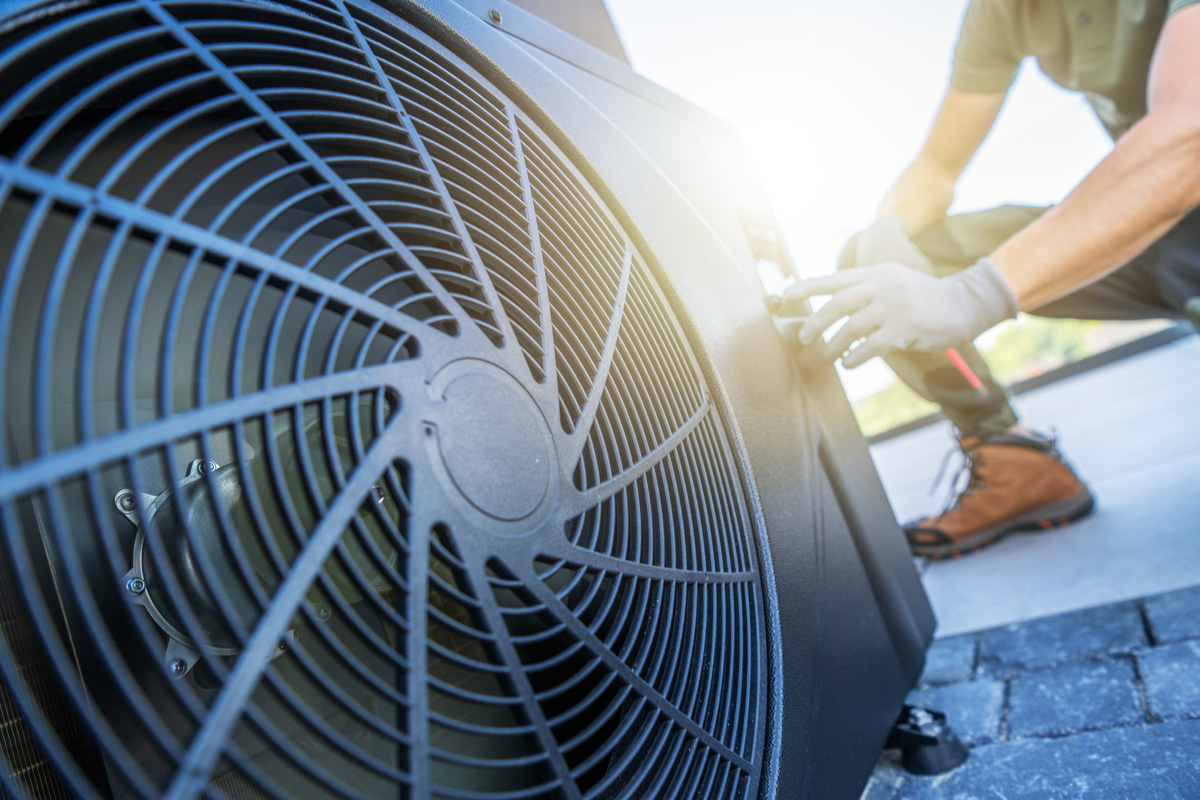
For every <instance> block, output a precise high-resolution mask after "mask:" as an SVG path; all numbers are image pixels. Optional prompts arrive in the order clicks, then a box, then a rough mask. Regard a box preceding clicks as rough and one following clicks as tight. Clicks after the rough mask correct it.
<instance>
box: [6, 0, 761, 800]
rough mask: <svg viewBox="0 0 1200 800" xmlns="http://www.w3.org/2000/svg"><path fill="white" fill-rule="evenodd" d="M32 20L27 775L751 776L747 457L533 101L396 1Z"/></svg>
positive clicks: (12, 645) (406, 782)
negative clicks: (536, 116)
mask: <svg viewBox="0 0 1200 800" xmlns="http://www.w3.org/2000/svg"><path fill="white" fill-rule="evenodd" d="M3 31H4V32H3V33H2V34H0V37H2V38H0V44H2V45H3V48H4V49H3V54H2V57H3V59H2V61H0V264H3V267H2V269H3V273H2V283H0V375H2V376H3V381H4V388H3V392H2V393H0V400H2V402H3V404H4V419H5V422H6V429H5V431H4V432H3V435H2V436H0V470H2V471H0V513H2V514H3V517H2V519H3V526H4V533H5V537H4V544H5V546H4V548H3V552H2V553H0V561H2V563H0V569H2V572H0V579H2V580H0V584H3V589H2V590H0V622H3V624H4V626H5V627H4V629H3V630H4V636H3V642H2V643H0V677H2V683H3V687H2V689H3V691H2V692H0V712H2V713H4V714H6V715H7V717H6V719H7V718H11V719H13V720H16V725H15V727H14V730H19V734H14V736H15V737H16V738H13V737H10V738H9V739H5V741H4V742H3V744H2V745H0V747H2V749H3V755H4V759H5V762H6V765H7V769H5V770H3V773H2V775H0V777H2V779H3V784H4V788H5V789H6V790H7V791H9V792H11V793H15V794H21V793H22V792H29V793H30V794H32V795H33V796H35V797H57V796H66V795H67V794H75V795H83V796H118V797H124V796H135V797H137V796H140V797H159V796H163V795H166V796H169V797H174V798H182V797H194V796H197V795H200V794H205V795H207V796H212V797H221V796H224V797H232V798H259V797H285V796H292V797H306V798H312V797H369V798H388V797H396V798H407V797H418V798H426V797H505V798H527V797H528V798H534V797H568V798H579V797H589V798H590V797H615V796H629V797H654V798H659V797H686V798H696V797H720V798H727V797H743V796H755V795H756V794H757V792H758V779H759V773H760V771H761V768H762V759H763V752H764V744H765V742H764V739H765V736H766V732H765V722H766V719H765V718H766V700H765V698H766V696H767V694H768V690H769V687H768V685H767V674H768V673H767V670H768V665H767V656H766V653H767V647H766V642H765V638H766V635H767V631H768V630H769V626H768V625H767V624H766V621H765V617H764V614H765V611H764V602H763V598H762V592H763V587H762V584H761V582H760V576H759V571H758V558H759V554H758V553H757V552H756V544H755V539H754V535H753V532H752V530H751V523H750V515H749V512H748V506H747V502H748V501H747V498H746V497H745V495H744V493H743V490H742V487H741V484H740V478H739V476H738V471H737V467H736V461H735V458H734V456H733V452H732V450H731V447H730V444H729V442H728V439H727V436H726V433H725V431H724V429H723V426H722V422H721V420H720V417H719V415H718V413H717V411H716V410H715V408H714V405H713V401H712V399H711V397H710V395H709V393H708V390H707V388H706V386H705V382H704V379H703V377H702V374H701V371H700V369H699V367H698V364H697V360H696V357H695V354H694V353H693V352H692V351H691V349H690V347H689V345H688V343H687V340H686V338H685V336H684V335H683V333H682V332H681V329H680V327H679V324H678V322H677V321H676V319H675V318H674V316H673V314H672V312H671V311H670V308H669V305H668V303H667V301H666V300H665V298H664V296H663V294H662V292H661V291H660V289H659V288H658V286H657V285H656V282H655V279H654V277H653V275H652V273H651V271H650V270H649V269H648V268H647V265H646V262H645V260H644V258H643V256H642V254H640V253H639V252H638V251H637V249H636V248H635V247H634V245H633V244H632V243H631V240H630V238H629V236H628V234H627V233H626V232H625V231H624V230H623V229H622V226H621V225H620V224H619V222H618V221H617V218H616V217H615V216H614V214H613V213H612V212H611V211H610V210H609V209H608V208H606V206H605V205H604V203H603V202H602V201H601V200H600V199H599V196H598V195H597V193H596V192H595V191H594V190H593V189H592V188H591V187H590V186H589V185H588V184H587V182H586V181H585V180H584V179H583V178H582V177H581V175H580V173H579V172H578V171H577V170H576V169H575V168H574V167H573V166H572V165H571V164H570V162H569V161H568V159H567V158H566V157H564V155H563V154H562V153H561V152H560V151H559V150H558V149H557V148H556V147H555V146H554V145H553V144H552V143H551V142H550V140H549V139H548V137H547V136H546V135H545V134H543V133H542V132H541V131H540V130H539V128H538V126H537V125H536V124H535V123H534V122H533V121H532V120H531V118H529V117H528V116H526V115H525V114H524V113H523V112H522V111H521V110H519V109H518V108H517V107H516V106H515V105H514V104H513V102H512V101H511V100H509V99H508V98H507V97H506V96H505V95H504V94H503V93H502V92H501V91H499V90H498V89H497V88H496V87H494V86H492V85H491V84H489V83H488V82H487V81H485V80H484V79H483V78H482V77H480V76H479V75H478V74H477V73H475V72H474V71H473V70H471V69H470V68H469V67H467V66H466V65H465V64H464V63H463V62H462V61H460V60H459V59H458V58H456V57H455V56H454V55H453V54H452V53H451V52H450V51H449V50H448V49H447V48H446V47H444V46H443V45H441V44H439V43H437V42H435V41H433V40H431V39H430V38H428V37H427V36H426V35H424V34H422V33H420V32H418V31H417V30H416V29H415V28H414V27H413V26H412V25H410V24H408V23H406V22H404V21H403V20H401V18H399V17H397V16H395V15H394V14H392V13H391V12H387V11H384V10H383V9H381V8H380V7H377V6H374V5H371V4H369V3H366V2H363V3H357V2H348V1H347V0H327V1H325V2H306V1H305V0H288V2H286V3H284V2H263V1H259V0H255V2H242V3H231V2H218V1H217V0H205V1H204V2H178V1H171V2H151V0H137V1H136V2H116V3H105V4H88V3H78V2H76V3H67V4H60V5H59V6H58V7H56V8H52V9H51V10H49V11H47V10H46V9H41V10H40V11H38V12H36V13H30V14H28V15H27V16H26V18H24V19H23V20H18V23H17V24H9V25H8V26H7V27H6V28H4V29H3Z"/></svg>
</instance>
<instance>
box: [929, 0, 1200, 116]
mask: <svg viewBox="0 0 1200 800" xmlns="http://www.w3.org/2000/svg"><path fill="white" fill-rule="evenodd" d="M1176 2H1188V0H1176ZM1190 2H1200V0H1190ZM1017 5H1018V4H1017V3H1011V2H1005V1H1004V0H971V4H970V5H969V6H967V15H966V17H965V18H964V19H963V24H962V30H961V31H960V32H959V36H958V44H957V45H956V46H955V48H954V65H953V68H952V70H951V73H950V85H951V86H953V87H954V88H955V89H958V90H960V91H963V92H977V93H987V94H992V93H995V92H1004V91H1007V90H1008V87H1009V86H1011V85H1012V82H1013V78H1015V77H1016V75H1017V67H1019V66H1020V65H1021V59H1022V58H1023V57H1024V56H1025V55H1026V53H1022V52H1021V51H1020V48H1019V47H1018V44H1017V30H1018V20H1017V13H1016V9H1015V8H1014V7H1015V6H1017Z"/></svg>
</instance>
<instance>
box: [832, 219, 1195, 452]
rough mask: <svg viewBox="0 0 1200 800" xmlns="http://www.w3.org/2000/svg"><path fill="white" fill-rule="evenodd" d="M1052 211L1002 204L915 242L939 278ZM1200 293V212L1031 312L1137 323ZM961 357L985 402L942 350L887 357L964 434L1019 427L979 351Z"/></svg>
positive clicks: (946, 223)
mask: <svg viewBox="0 0 1200 800" xmlns="http://www.w3.org/2000/svg"><path fill="white" fill-rule="evenodd" d="M1045 211H1046V209H1044V208H1032V207H1029V206H1001V207H1000V208H993V209H990V210H988V211H980V212H976V213H973V214H956V215H953V216H948V217H944V218H943V219H942V220H941V221H940V222H937V223H935V224H933V225H931V226H930V227H929V228H927V229H926V230H924V231H922V232H921V233H920V234H918V235H917V236H916V237H914V239H913V241H914V242H915V244H916V245H917V247H919V248H920V249H921V251H922V252H924V253H925V255H926V256H927V257H928V258H929V260H930V261H932V262H933V265H934V270H935V271H936V272H937V274H939V275H948V274H951V273H954V272H958V271H959V270H962V269H965V268H966V267H969V266H971V265H972V264H974V263H975V262H976V261H977V260H978V259H979V258H981V257H983V256H985V255H988V254H989V253H992V252H993V251H995V250H996V248H998V247H999V246H1000V245H1001V244H1003V243H1004V241H1005V240H1007V239H1008V238H1009V237H1010V236H1012V235H1013V234H1014V233H1016V232H1017V231H1019V230H1021V229H1022V228H1024V227H1025V226H1026V225H1028V224H1029V223H1030V222H1032V221H1033V220H1035V219H1037V218H1038V217H1039V216H1040V215H1041V214H1042V213H1044V212H1045ZM855 244H856V242H855V240H854V239H851V241H850V243H849V244H848V245H847V246H846V249H845V250H843V251H842V255H841V257H840V258H839V259H838V269H847V268H850V267H853V266H855V264H854V250H855ZM1196 296H1200V209H1197V210H1195V211H1193V212H1192V213H1190V214H1189V215H1188V216H1186V217H1184V218H1183V219H1182V220H1180V221H1179V223H1178V224H1177V225H1175V227H1173V228H1171V230H1169V231H1167V233H1166V234H1164V235H1163V237H1162V238H1161V239H1159V240H1158V241H1156V242H1155V243H1154V244H1152V245H1150V247H1149V248H1147V249H1146V251H1145V252H1143V253H1142V254H1141V255H1139V256H1137V257H1136V258H1134V259H1133V260H1132V261H1130V262H1129V263H1128V264H1126V265H1125V266H1123V267H1121V268H1120V269H1118V270H1117V271H1116V272H1113V273H1112V274H1110V275H1108V276H1107V277H1105V278H1102V279H1101V280H1099V281H1096V282H1095V283H1093V284H1090V285H1088V286H1085V287H1084V288H1082V289H1079V290H1077V291H1075V292H1073V293H1071V294H1069V295H1067V296H1066V297H1062V298H1060V299H1058V300H1055V301H1054V302H1052V303H1047V304H1046V305H1044V306H1042V307H1041V308H1038V309H1036V310H1034V311H1033V312H1032V313H1034V314H1036V315H1038V316H1042V317H1067V318H1074V319H1102V320H1131V319H1158V318H1177V319H1184V318H1185V313H1184V304H1185V303H1186V302H1187V301H1188V300H1189V299H1190V298H1192V297H1196ZM958 350H959V352H960V353H961V354H962V357H963V358H964V359H965V360H966V362H967V363H968V364H969V365H970V366H971V369H972V370H974V372H975V374H976V375H978V376H979V378H980V380H982V381H983V385H984V387H986V389H987V398H986V399H985V398H983V397H981V396H980V394H979V392H977V391H976V390H975V389H973V388H971V386H970V385H969V384H968V383H967V381H966V380H965V379H964V378H963V376H962V375H961V374H959V372H958V370H956V369H955V368H954V367H953V366H952V365H951V364H950V361H949V360H948V359H947V358H946V356H945V355H944V354H943V353H941V352H930V351H907V352H901V353H894V354H892V355H890V356H888V357H887V359H886V360H887V363H888V365H889V366H890V367H891V368H892V369H893V370H894V371H895V372H896V375H898V376H899V377H900V379H901V380H903V381H904V382H905V383H907V384H908V385H909V386H911V387H912V388H913V390H914V391H916V392H917V393H918V394H920V395H921V396H922V397H924V398H926V399H927V400H931V401H932V402H934V403H937V404H938V405H940V406H941V407H942V410H943V411H944V412H945V414H946V416H947V417H949V419H950V421H951V422H953V423H954V425H955V426H956V427H957V428H958V430H959V432H960V434H961V435H963V436H986V435H989V434H994V433H1000V432H1002V431H1004V430H1006V429H1007V428H1009V427H1010V426H1012V425H1014V424H1015V423H1016V422H1017V415H1016V413H1014V411H1013V409H1012V406H1011V405H1009V402H1008V395H1007V394H1006V392H1005V391H1004V389H1003V388H1002V387H1000V386H999V385H998V384H997V383H996V381H995V380H994V379H993V378H992V375H991V372H990V371H989V370H988V367H987V363H986V362H985V361H984V360H983V357H982V356H980V355H979V351H977V350H976V349H975V348H974V347H960V348H958Z"/></svg>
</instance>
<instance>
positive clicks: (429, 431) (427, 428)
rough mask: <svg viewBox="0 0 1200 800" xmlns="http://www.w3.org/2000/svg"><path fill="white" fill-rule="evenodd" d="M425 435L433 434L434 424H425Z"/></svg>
mask: <svg viewBox="0 0 1200 800" xmlns="http://www.w3.org/2000/svg"><path fill="white" fill-rule="evenodd" d="M425 435H426V436H433V426H432V425H426V426H425Z"/></svg>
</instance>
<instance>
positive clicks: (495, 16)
mask: <svg viewBox="0 0 1200 800" xmlns="http://www.w3.org/2000/svg"><path fill="white" fill-rule="evenodd" d="M488 19H490V20H491V21H492V22H494V23H496V24H497V25H499V24H500V19H501V18H500V11H499V10H498V9H495V8H493V9H492V10H491V11H489V12H488Z"/></svg>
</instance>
